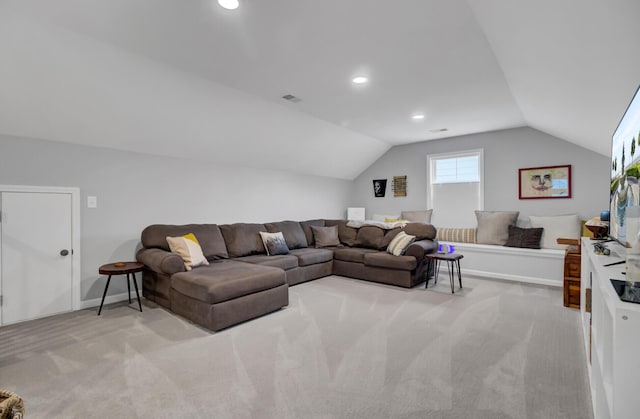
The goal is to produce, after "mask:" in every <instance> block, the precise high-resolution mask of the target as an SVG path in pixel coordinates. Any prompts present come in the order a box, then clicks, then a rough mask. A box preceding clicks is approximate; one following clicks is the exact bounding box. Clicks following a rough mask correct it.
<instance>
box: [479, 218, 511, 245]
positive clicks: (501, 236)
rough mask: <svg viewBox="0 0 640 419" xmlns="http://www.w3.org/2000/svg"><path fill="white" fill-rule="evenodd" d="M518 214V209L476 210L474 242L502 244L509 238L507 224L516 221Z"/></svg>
mask: <svg viewBox="0 0 640 419" xmlns="http://www.w3.org/2000/svg"><path fill="white" fill-rule="evenodd" d="M518 215H520V212H519V211H476V218H477V220H478V233H477V235H476V243H481V244H497V245H500V246H504V245H505V243H506V242H507V239H508V238H509V226H510V225H514V224H515V223H516V221H517V220H518Z"/></svg>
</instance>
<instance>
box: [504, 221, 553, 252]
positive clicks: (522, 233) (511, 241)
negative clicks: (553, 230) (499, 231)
mask: <svg viewBox="0 0 640 419" xmlns="http://www.w3.org/2000/svg"><path fill="white" fill-rule="evenodd" d="M543 231H544V229H543V228H520V227H517V226H509V238H508V239H507V242H506V243H505V244H504V245H505V246H508V247H523V248H527V249H540V239H541V238H542V232H543Z"/></svg>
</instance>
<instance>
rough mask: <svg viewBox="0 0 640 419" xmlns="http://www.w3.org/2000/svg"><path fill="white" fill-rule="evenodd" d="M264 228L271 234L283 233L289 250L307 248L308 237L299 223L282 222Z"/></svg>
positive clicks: (268, 224) (269, 224)
mask: <svg viewBox="0 0 640 419" xmlns="http://www.w3.org/2000/svg"><path fill="white" fill-rule="evenodd" d="M264 226H265V228H266V229H267V231H268V232H269V233H277V232H282V235H283V236H284V239H285V240H286V242H287V247H289V250H291V249H300V248H302V247H307V236H306V235H305V233H304V230H303V229H302V226H301V225H300V223H299V222H297V221H280V222H277V223H267V224H265V225H264Z"/></svg>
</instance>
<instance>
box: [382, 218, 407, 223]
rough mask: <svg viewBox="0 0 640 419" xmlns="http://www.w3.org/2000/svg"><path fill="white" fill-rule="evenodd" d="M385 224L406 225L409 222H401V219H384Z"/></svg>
mask: <svg viewBox="0 0 640 419" xmlns="http://www.w3.org/2000/svg"><path fill="white" fill-rule="evenodd" d="M384 222H385V223H408V222H409V220H403V219H402V218H385V219H384Z"/></svg>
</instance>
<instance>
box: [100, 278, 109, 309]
mask: <svg viewBox="0 0 640 419" xmlns="http://www.w3.org/2000/svg"><path fill="white" fill-rule="evenodd" d="M109 282H111V275H109V278H107V285H105V286H104V292H103V293H102V301H100V309H99V310H98V316H99V315H100V313H101V312H102V305H103V304H104V297H106V296H107V290H108V289H109Z"/></svg>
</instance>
